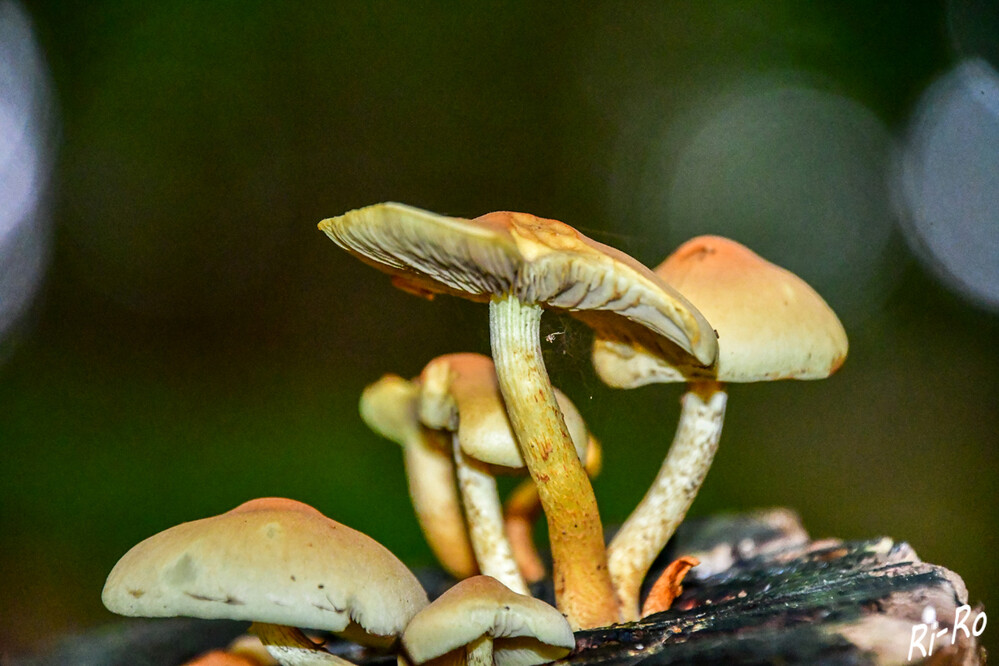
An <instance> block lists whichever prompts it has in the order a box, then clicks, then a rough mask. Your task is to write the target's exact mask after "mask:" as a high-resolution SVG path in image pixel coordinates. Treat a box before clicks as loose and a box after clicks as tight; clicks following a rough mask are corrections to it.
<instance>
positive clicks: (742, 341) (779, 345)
mask: <svg viewBox="0 0 999 666" xmlns="http://www.w3.org/2000/svg"><path fill="white" fill-rule="evenodd" d="M656 274H657V275H659V276H660V277H661V278H663V280H665V281H667V282H668V283H669V284H671V285H673V286H674V287H675V288H676V289H678V290H680V291H682V292H683V294H684V295H686V296H687V298H688V299H690V301H691V302H692V303H694V305H695V306H696V307H697V308H698V309H699V310H700V311H701V312H702V313H703V314H704V315H705V316H706V317H707V318H708V319H709V320H710V321H711V323H712V325H713V326H714V327H715V330H716V331H717V335H718V348H719V351H718V361H717V364H716V366H715V368H714V369H713V373H712V372H706V371H705V370H704V369H703V368H700V367H698V365H697V364H696V362H695V361H693V360H692V359H689V358H686V357H684V355H681V354H675V353H674V354H662V353H651V352H649V351H648V349H646V348H643V347H642V345H634V346H629V345H625V344H622V343H620V342H618V341H615V340H599V339H598V341H597V343H596V344H595V345H594V352H593V357H594V366H595V367H596V369H597V373H598V374H599V375H600V377H601V379H603V380H604V381H605V382H606V383H608V384H610V385H612V386H620V387H625V388H627V387H634V386H641V385H643V384H648V383H653V382H684V381H689V380H690V379H692V378H698V377H702V378H714V379H717V380H719V381H723V382H757V381H767V380H776V379H821V378H824V377H828V376H829V375H830V374H832V373H833V372H835V371H836V370H837V369H839V367H840V365H842V363H843V361H844V360H845V359H846V353H847V348H848V342H847V338H846V331H844V330H843V325H842V324H841V323H840V321H839V318H838V317H837V316H836V313H835V312H833V311H832V309H831V308H830V307H829V306H828V305H827V304H826V302H825V301H824V300H822V297H821V296H819V295H818V293H816V292H815V290H814V289H812V288H811V287H810V286H809V285H808V284H807V283H806V282H805V281H804V280H802V279H801V278H799V277H798V276H797V275H795V274H794V273H791V272H790V271H788V270H786V269H784V268H781V267H779V266H776V265H774V264H772V263H770V262H769V261H767V260H765V259H763V258H762V257H760V256H759V255H757V254H756V253H754V252H753V251H751V250H750V249H748V248H747V247H745V246H743V245H741V244H739V243H737V242H735V241H733V240H729V239H727V238H723V237H721V236H699V237H697V238H693V239H691V240H689V241H687V242H686V243H684V244H683V245H681V246H680V247H679V248H677V249H676V251H675V252H673V254H671V255H670V256H669V257H667V258H666V260H665V261H663V263H661V264H660V265H659V266H658V267H657V268H656Z"/></svg>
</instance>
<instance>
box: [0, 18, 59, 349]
mask: <svg viewBox="0 0 999 666" xmlns="http://www.w3.org/2000/svg"><path fill="white" fill-rule="evenodd" d="M51 100H52V95H51V90H50V83H49V78H48V75H47V71H46V67H45V63H44V61H43V59H42V56H41V53H40V52H39V50H38V47H37V45H36V44H35V41H34V35H33V33H32V27H31V22H30V21H29V20H28V17H27V16H26V15H25V14H24V12H23V11H22V10H21V9H20V7H18V6H17V5H15V4H14V3H13V2H0V343H3V342H4V340H5V339H6V338H7V337H8V336H9V335H10V332H11V331H12V330H13V329H14V328H15V325H16V324H18V322H19V321H21V319H22V318H23V316H24V313H25V312H26V311H27V309H28V307H29V306H30V304H31V303H32V301H33V299H34V297H35V295H36V294H37V292H38V288H39V285H40V284H41V281H42V277H43V275H44V272H45V267H46V264H47V259H48V255H49V250H48V247H49V236H50V234H49V225H48V220H47V216H46V210H45V207H44V206H43V204H44V201H45V195H46V190H47V186H48V181H49V176H50V172H51V166H52V137H51V133H52V116H53V109H52V101H51Z"/></svg>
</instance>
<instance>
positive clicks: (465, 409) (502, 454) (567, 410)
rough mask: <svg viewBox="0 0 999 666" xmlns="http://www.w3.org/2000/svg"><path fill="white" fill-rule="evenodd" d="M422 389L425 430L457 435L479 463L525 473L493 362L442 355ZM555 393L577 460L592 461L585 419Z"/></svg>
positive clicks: (485, 358)
mask: <svg viewBox="0 0 999 666" xmlns="http://www.w3.org/2000/svg"><path fill="white" fill-rule="evenodd" d="M420 384H421V399H420V403H419V413H420V421H422V423H423V424H424V425H425V426H427V427H428V428H435V429H439V430H449V431H451V432H454V433H457V436H458V443H459V444H460V446H461V450H462V451H463V452H464V453H465V455H467V456H469V457H471V458H474V459H475V460H478V461H479V462H483V463H486V464H489V465H498V466H500V467H509V468H511V469H523V468H524V466H525V464H526V463H525V462H524V457H523V455H522V454H521V452H520V447H519V446H518V444H517V439H516V436H515V435H514V433H513V429H512V427H511V425H510V419H509V416H508V415H507V412H506V408H505V407H504V405H503V396H502V394H501V393H500V388H499V381H498V380H497V378H496V368H495V367H494V366H493V361H492V359H491V358H489V357H488V356H484V355H482V354H472V353H459V354H445V355H444V356H438V357H437V358H435V359H434V360H432V361H431V362H430V363H428V364H427V365H426V367H425V368H424V369H423V372H422V373H421V374H420ZM554 390H555V399H556V401H557V402H558V406H559V408H560V409H561V410H562V416H563V417H564V418H565V426H566V428H568V430H569V436H570V437H571V438H572V443H573V446H574V447H575V449H576V455H577V456H579V459H580V460H581V461H583V460H586V455H587V447H588V444H589V432H588V431H587V428H586V422H585V421H584V420H583V415H582V414H580V413H579V410H578V409H576V406H575V405H574V404H573V403H572V401H571V400H570V399H569V398H568V396H566V395H565V394H564V393H562V391H560V390H558V389H557V388H556V389H554Z"/></svg>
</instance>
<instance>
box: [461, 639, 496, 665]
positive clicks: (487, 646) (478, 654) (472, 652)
mask: <svg viewBox="0 0 999 666" xmlns="http://www.w3.org/2000/svg"><path fill="white" fill-rule="evenodd" d="M465 654H466V655H467V656H468V660H467V663H468V666H493V638H492V636H490V635H489V634H483V635H482V636H479V637H478V638H476V639H475V640H474V641H472V642H471V643H469V644H468V647H467V648H465Z"/></svg>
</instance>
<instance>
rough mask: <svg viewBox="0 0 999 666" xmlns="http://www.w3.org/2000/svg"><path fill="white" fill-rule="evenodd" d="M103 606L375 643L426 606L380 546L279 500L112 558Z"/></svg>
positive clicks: (199, 523)
mask: <svg viewBox="0 0 999 666" xmlns="http://www.w3.org/2000/svg"><path fill="white" fill-rule="evenodd" d="M102 599H103V601H104V605H105V606H106V607H107V608H108V610H110V611H112V612H115V613H118V614H120V615H129V616H139V617H173V616H187V617H198V618H205V619H232V620H250V621H254V622H265V623H269V624H281V625H289V626H294V627H304V628H311V629H320V630H324V631H332V632H341V631H344V630H345V629H348V627H350V628H351V630H352V631H353V630H354V629H356V628H357V627H359V628H360V629H361V630H362V631H364V632H367V633H368V634H374V635H375V637H385V636H393V635H398V634H399V633H401V632H402V630H403V628H404V627H405V626H406V624H407V623H408V622H409V620H410V619H411V618H412V617H413V616H414V615H415V614H416V612H417V611H419V610H420V609H421V608H423V607H424V606H425V605H426V604H427V596H426V592H424V590H423V588H422V587H421V586H420V583H419V581H417V580H416V577H415V576H414V575H413V574H412V572H410V571H409V569H407V568H406V566H405V565H404V564H403V563H402V562H400V561H399V560H398V559H397V558H396V557H395V555H393V554H392V553H391V552H389V550H388V549H387V548H385V547H384V546H382V545H381V544H379V543H378V542H377V541H375V540H374V539H372V538H371V537H369V536H367V535H365V534H362V533H361V532H358V531H357V530H354V529H351V528H349V527H347V526H346V525H342V524H340V523H338V522H336V521H334V520H330V519H329V518H327V517H326V516H324V515H323V514H321V513H320V512H319V511H317V510H315V509H313V508H312V507H310V506H308V505H306V504H303V503H301V502H296V501H294V500H290V499H283V498H263V499H255V500H251V501H249V502H246V503H244V504H241V505H240V506H238V507H236V508H235V509H233V510H231V511H229V512H227V513H224V514H221V515H219V516H213V517H211V518H204V519H201V520H195V521H192V522H188V523H182V524H180V525H176V526H174V527H171V528H169V529H167V530H165V531H163V532H160V533H159V534H156V535H154V536H151V537H149V538H148V539H146V540H145V541H143V542H141V543H139V544H138V545H136V546H134V547H133V548H132V549H131V550H129V551H128V552H127V553H126V554H125V555H124V557H122V558H121V559H120V560H119V561H118V563H117V564H116V565H115V567H114V569H112V571H111V574H110V575H109V576H108V580H107V583H106V584H105V586H104V592H103V595H102ZM352 622H353V623H355V625H356V626H351V623H352ZM375 637H373V638H372V640H373V642H379V641H378V640H377V638H375ZM352 638H354V636H353V635H352Z"/></svg>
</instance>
